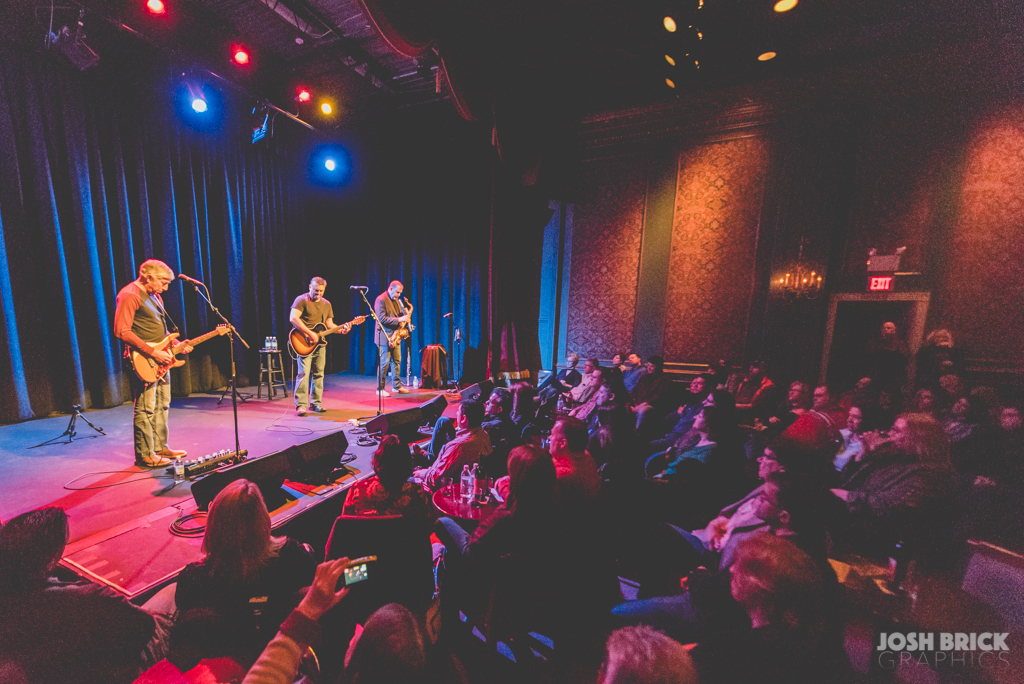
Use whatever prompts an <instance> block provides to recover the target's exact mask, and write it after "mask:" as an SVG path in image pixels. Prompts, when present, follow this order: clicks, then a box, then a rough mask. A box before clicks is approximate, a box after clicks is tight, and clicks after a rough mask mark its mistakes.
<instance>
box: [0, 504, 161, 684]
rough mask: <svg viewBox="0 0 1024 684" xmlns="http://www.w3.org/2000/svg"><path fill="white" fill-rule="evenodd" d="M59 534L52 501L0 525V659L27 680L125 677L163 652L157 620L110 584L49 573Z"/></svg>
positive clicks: (108, 683) (57, 683) (106, 683)
mask: <svg viewBox="0 0 1024 684" xmlns="http://www.w3.org/2000/svg"><path fill="white" fill-rule="evenodd" d="M67 541H68V518H67V514H65V513H64V511H62V510H61V509H59V508H43V509H40V510H35V511H31V512H29V513H23V514H22V515H19V516H17V517H14V518H12V519H10V520H9V521H7V524H6V525H4V526H3V528H0V663H7V664H10V666H11V667H12V668H14V667H17V668H18V669H19V670H20V671H21V673H22V674H24V676H25V679H26V680H27V681H29V682H32V684H50V683H53V684H67V683H69V682H75V683H76V684H78V683H82V684H92V683H93V682H95V683H97V684H99V683H101V682H102V683H103V684H116V683H117V682H131V681H132V680H133V679H135V677H136V676H138V675H139V673H140V672H141V671H142V670H143V668H144V667H147V666H149V665H152V664H153V663H154V662H156V660H158V659H159V658H162V657H163V649H164V648H165V644H164V643H163V633H162V628H163V626H164V625H162V624H161V625H159V628H158V621H157V619H156V617H155V616H153V615H151V614H149V613H147V612H146V611H144V610H142V609H141V608H138V607H136V606H133V605H132V604H131V603H129V602H128V601H126V600H125V599H124V598H122V597H120V596H118V595H117V594H115V593H114V592H113V591H111V590H110V589H107V588H105V587H100V586H98V585H95V584H91V583H88V582H74V583H71V582H59V581H57V580H56V579H54V578H53V577H51V576H50V573H51V572H52V571H53V569H54V567H55V566H56V564H57V562H58V561H59V560H60V558H61V556H62V555H63V554H64V547H65V545H66V544H67ZM4 681H7V680H4Z"/></svg>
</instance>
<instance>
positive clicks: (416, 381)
mask: <svg viewBox="0 0 1024 684" xmlns="http://www.w3.org/2000/svg"><path fill="white" fill-rule="evenodd" d="M412 388H413V389H419V388H420V376H418V375H414V376H412Z"/></svg>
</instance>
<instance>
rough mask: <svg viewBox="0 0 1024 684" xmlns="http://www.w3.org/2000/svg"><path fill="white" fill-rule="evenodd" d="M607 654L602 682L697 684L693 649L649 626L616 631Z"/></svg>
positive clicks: (601, 675) (616, 683) (614, 683)
mask: <svg viewBox="0 0 1024 684" xmlns="http://www.w3.org/2000/svg"><path fill="white" fill-rule="evenodd" d="M605 653H606V655H605V659H604V662H603V663H601V672H600V674H599V675H598V678H597V682H598V684H697V673H696V671H695V670H694V666H693V660H692V659H691V658H690V653H689V651H687V650H686V648H685V647H683V645H682V644H680V643H679V642H678V641H673V640H672V639H670V638H669V637H667V636H665V634H664V633H663V632H659V631H657V630H655V629H652V628H650V627H647V626H645V625H637V626H636V627H623V628H622V629H617V630H615V631H614V632H612V634H611V636H609V637H608V643H607V644H606V647H605Z"/></svg>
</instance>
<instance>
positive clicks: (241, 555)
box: [203, 480, 286, 582]
mask: <svg viewBox="0 0 1024 684" xmlns="http://www.w3.org/2000/svg"><path fill="white" fill-rule="evenodd" d="M285 541H286V540H285V538H284V537H273V536H271V534H270V513H269V512H268V511H267V504H266V503H264V501H263V495H262V494H260V489H259V487H257V486H256V485H255V484H253V483H252V482H249V481H248V480H235V481H234V482H232V483H231V484H229V485H228V486H227V487H225V488H224V489H223V490H221V492H220V494H218V495H217V497H216V498H215V499H214V500H213V503H211V504H210V512H209V514H208V515H207V517H206V534H205V535H204V536H203V553H205V554H206V558H205V560H204V562H205V564H206V565H207V567H208V568H209V570H210V573H211V574H212V575H217V576H220V577H222V578H224V579H229V580H235V581H239V582H247V581H249V580H252V579H253V578H254V577H256V575H257V573H259V571H260V570H262V569H263V568H264V567H266V565H267V563H268V562H269V561H270V559H271V558H274V557H276V556H277V554H278V551H280V549H281V547H282V546H283V545H284V543H285Z"/></svg>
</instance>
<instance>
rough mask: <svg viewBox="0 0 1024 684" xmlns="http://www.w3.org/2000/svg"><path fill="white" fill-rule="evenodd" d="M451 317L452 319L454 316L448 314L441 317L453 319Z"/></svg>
mask: <svg viewBox="0 0 1024 684" xmlns="http://www.w3.org/2000/svg"><path fill="white" fill-rule="evenodd" d="M451 317H452V315H451V314H450V313H446V314H445V315H444V316H441V318H451Z"/></svg>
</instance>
